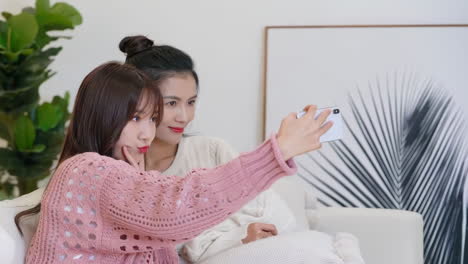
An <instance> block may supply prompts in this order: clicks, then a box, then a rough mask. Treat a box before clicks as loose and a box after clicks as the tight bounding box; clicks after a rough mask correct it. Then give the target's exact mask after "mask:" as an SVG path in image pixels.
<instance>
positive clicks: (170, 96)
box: [163, 95, 198, 101]
mask: <svg viewBox="0 0 468 264" xmlns="http://www.w3.org/2000/svg"><path fill="white" fill-rule="evenodd" d="M197 97H198V95H194V96H192V97H190V98H189V99H188V100H192V99H195V98H197ZM163 99H173V100H177V101H182V99H181V98H180V97H177V96H172V95H169V96H163Z"/></svg>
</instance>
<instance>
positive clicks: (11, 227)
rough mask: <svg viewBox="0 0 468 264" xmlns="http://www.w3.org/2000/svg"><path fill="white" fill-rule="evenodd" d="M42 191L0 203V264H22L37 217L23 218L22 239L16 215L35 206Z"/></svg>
mask: <svg viewBox="0 0 468 264" xmlns="http://www.w3.org/2000/svg"><path fill="white" fill-rule="evenodd" d="M43 191H44V190H43V189H38V190H36V191H34V192H32V193H29V194H26V195H23V196H21V197H19V198H16V199H14V200H6V201H1V202H0V215H1V216H2V217H0V256H2V263H7V264H8V263H12V264H17V263H23V262H24V256H25V252H26V248H27V246H26V245H28V244H29V241H31V238H32V236H33V235H34V232H35V230H36V226H37V222H38V220H39V215H34V216H28V217H24V218H23V219H22V221H21V224H20V226H21V229H22V230H23V233H24V237H22V236H21V235H20V233H19V231H18V229H17V227H16V225H15V220H14V219H15V216H16V214H17V213H19V212H21V211H24V210H27V209H29V208H31V207H34V206H35V205H37V204H38V203H39V202H40V200H41V197H42V193H43Z"/></svg>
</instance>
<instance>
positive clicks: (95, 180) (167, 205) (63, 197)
mask: <svg viewBox="0 0 468 264" xmlns="http://www.w3.org/2000/svg"><path fill="white" fill-rule="evenodd" d="M295 171H296V167H295V164H294V162H292V161H288V162H284V160H283V158H282V156H281V153H280V151H279V149H278V145H277V142H276V137H275V136H273V137H272V138H271V139H269V140H267V141H266V142H265V143H263V144H262V145H261V146H260V147H258V148H257V149H256V150H255V151H252V152H248V153H245V154H243V155H241V156H239V158H237V159H235V160H233V161H231V162H229V163H227V164H226V165H223V166H220V167H217V168H214V169H197V170H193V171H192V172H191V173H189V175H187V176H186V177H184V178H181V177H177V176H163V175H161V174H160V173H159V172H157V171H146V172H145V171H138V170H136V169H134V168H133V167H132V166H130V165H129V164H127V163H126V162H123V161H118V160H115V159H113V158H109V157H105V156H101V155H99V154H97V153H90V152H88V153H83V154H79V155H76V156H74V157H72V158H70V159H68V160H66V161H64V162H63V163H62V164H61V165H60V166H59V168H58V169H57V171H56V172H55V174H54V176H53V177H52V180H51V182H50V184H49V186H48V188H47V190H46V192H45V194H44V196H43V199H42V207H41V216H40V221H39V226H38V229H37V231H36V234H35V235H34V237H33V239H32V241H31V245H30V247H29V250H28V254H27V257H26V263H31V264H32V263H34V264H42V263H100V264H107V263H109V264H110V263H112V264H115V263H145V264H148V263H158V264H173V263H178V256H177V253H176V251H175V245H176V244H177V243H180V242H184V241H187V240H190V239H192V238H193V237H195V236H197V235H198V234H200V233H201V232H202V231H203V230H205V229H207V228H210V227H212V226H214V225H216V224H218V223H220V222H222V221H223V220H225V219H226V218H227V217H228V216H229V215H230V214H232V213H234V212H236V211H238V210H239V209H240V208H241V207H242V206H243V205H244V204H245V203H247V202H248V201H249V200H251V199H252V198H254V197H255V196H256V195H257V194H258V193H260V192H261V191H263V190H265V189H267V188H268V187H269V186H270V185H271V184H272V183H273V182H274V181H275V180H276V179H278V178H280V177H281V176H284V175H291V174H293V173H295Z"/></svg>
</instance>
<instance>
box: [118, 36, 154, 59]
mask: <svg viewBox="0 0 468 264" xmlns="http://www.w3.org/2000/svg"><path fill="white" fill-rule="evenodd" d="M153 44H154V42H153V41H152V40H151V39H149V38H147V37H145V36H141V35H139V36H129V37H125V38H123V39H122V40H121V41H120V43H119V49H120V50H121V51H122V52H123V53H125V54H127V57H130V56H133V55H135V54H137V53H139V52H142V51H144V50H146V49H149V48H151V47H152V46H153Z"/></svg>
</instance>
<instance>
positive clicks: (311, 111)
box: [304, 105, 317, 119]
mask: <svg viewBox="0 0 468 264" xmlns="http://www.w3.org/2000/svg"><path fill="white" fill-rule="evenodd" d="M304 111H306V112H307V113H306V114H305V116H307V117H308V118H313V119H315V114H316V113H317V106H316V105H307V106H306V107H304Z"/></svg>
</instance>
